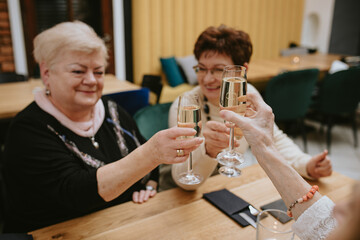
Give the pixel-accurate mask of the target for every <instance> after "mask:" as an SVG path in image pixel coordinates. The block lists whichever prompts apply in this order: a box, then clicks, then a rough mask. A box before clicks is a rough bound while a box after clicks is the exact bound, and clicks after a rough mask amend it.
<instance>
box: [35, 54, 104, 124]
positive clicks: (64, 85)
mask: <svg viewBox="0 0 360 240" xmlns="http://www.w3.org/2000/svg"><path fill="white" fill-rule="evenodd" d="M40 69H41V75H42V79H43V81H44V84H45V86H46V87H47V89H49V90H50V92H51V94H50V96H49V99H50V101H51V102H52V103H53V104H54V106H55V107H56V108H58V109H59V110H60V111H61V112H62V113H64V114H65V115H66V116H67V117H69V118H70V119H72V120H76V116H81V115H82V116H84V115H89V114H88V113H91V111H92V109H93V107H94V106H95V104H96V102H97V101H98V100H99V98H100V97H101V95H102V89H103V87H104V72H105V60H104V56H103V55H102V54H101V53H100V52H93V53H91V54H87V53H82V52H65V53H64V54H62V57H61V58H60V59H59V60H58V61H57V62H56V63H55V64H54V65H53V66H51V67H50V68H49V67H48V66H47V65H46V64H41V66H40ZM81 113H83V114H81ZM74 118H75V119H74Z"/></svg>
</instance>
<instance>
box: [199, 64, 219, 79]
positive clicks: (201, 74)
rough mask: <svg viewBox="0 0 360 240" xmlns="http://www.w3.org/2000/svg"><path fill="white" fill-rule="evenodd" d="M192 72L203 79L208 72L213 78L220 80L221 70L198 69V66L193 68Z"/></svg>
mask: <svg viewBox="0 0 360 240" xmlns="http://www.w3.org/2000/svg"><path fill="white" fill-rule="evenodd" d="M193 69H194V71H195V72H196V74H197V75H198V77H204V76H205V75H206V74H207V73H208V71H210V73H211V75H213V76H214V77H215V78H218V79H220V78H221V76H222V73H223V70H224V69H223V68H212V69H207V68H204V67H199V66H194V67H193Z"/></svg>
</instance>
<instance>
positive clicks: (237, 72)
mask: <svg viewBox="0 0 360 240" xmlns="http://www.w3.org/2000/svg"><path fill="white" fill-rule="evenodd" d="M246 91H247V82H246V68H245V67H243V66H239V65H229V66H226V67H225V68H224V71H223V74H222V83H221V90H220V108H221V109H226V110H230V111H234V112H236V113H237V114H240V115H245V111H246ZM226 125H227V126H228V127H229V128H230V139H229V148H228V149H225V150H223V151H222V152H220V153H219V154H218V156H217V157H216V159H217V161H218V162H219V163H220V164H222V165H223V166H222V167H221V168H220V169H219V173H220V174H222V175H225V176H227V177H238V176H240V174H241V171H240V169H238V167H239V166H240V165H241V164H242V163H243V162H244V158H243V155H242V154H241V153H238V152H236V151H235V150H234V132H235V125H234V124H233V123H231V122H226ZM239 130H240V129H239Z"/></svg>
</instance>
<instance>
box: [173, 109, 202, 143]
mask: <svg viewBox="0 0 360 240" xmlns="http://www.w3.org/2000/svg"><path fill="white" fill-rule="evenodd" d="M178 127H188V128H194V129H195V130H196V136H199V135H200V131H201V111H200V107H199V106H184V107H181V108H180V109H179V114H178Z"/></svg>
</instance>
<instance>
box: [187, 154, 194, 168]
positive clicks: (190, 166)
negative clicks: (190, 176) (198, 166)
mask: <svg viewBox="0 0 360 240" xmlns="http://www.w3.org/2000/svg"><path fill="white" fill-rule="evenodd" d="M187 167H188V173H192V171H193V169H192V152H190V156H189V161H188V166H187Z"/></svg>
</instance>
